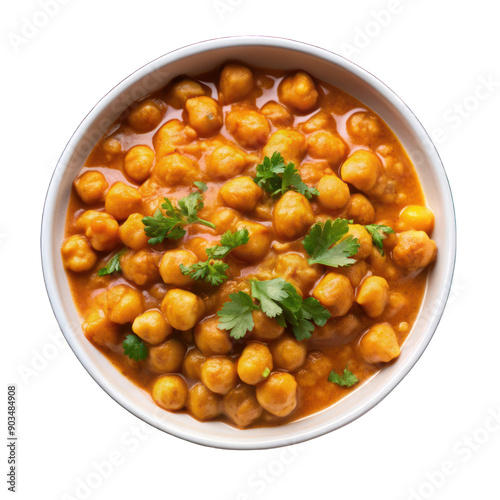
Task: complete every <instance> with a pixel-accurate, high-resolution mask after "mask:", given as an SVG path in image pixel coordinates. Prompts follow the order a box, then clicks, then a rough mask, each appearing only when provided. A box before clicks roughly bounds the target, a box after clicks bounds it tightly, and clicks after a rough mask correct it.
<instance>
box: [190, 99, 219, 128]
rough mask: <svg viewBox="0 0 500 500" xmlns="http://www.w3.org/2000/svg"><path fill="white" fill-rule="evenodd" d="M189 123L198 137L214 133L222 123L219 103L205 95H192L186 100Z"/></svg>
mask: <svg viewBox="0 0 500 500" xmlns="http://www.w3.org/2000/svg"><path fill="white" fill-rule="evenodd" d="M186 110H187V112H188V122H189V125H190V126H191V127H192V128H193V129H194V130H195V131H196V132H197V133H198V135H199V136H200V137H209V136H211V135H213V134H215V133H216V132H217V131H218V130H219V129H220V128H221V127H222V123H223V119H222V111H221V109H220V106H219V103H218V102H217V101H216V100H215V99H212V98H211V97H207V96H200V97H192V98H191V99H188V100H187V101H186Z"/></svg>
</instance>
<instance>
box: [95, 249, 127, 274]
mask: <svg viewBox="0 0 500 500" xmlns="http://www.w3.org/2000/svg"><path fill="white" fill-rule="evenodd" d="M126 251H127V248H122V249H121V250H120V251H119V252H117V253H115V254H114V255H113V257H111V259H109V261H108V263H107V264H106V265H105V266H104V267H101V269H99V271H98V272H97V274H98V275H99V276H107V275H108V274H113V273H117V272H119V271H121V270H122V268H121V266H120V257H121V256H122V255H123V254H124V253H125V252H126Z"/></svg>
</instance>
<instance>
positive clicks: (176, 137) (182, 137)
mask: <svg viewBox="0 0 500 500" xmlns="http://www.w3.org/2000/svg"><path fill="white" fill-rule="evenodd" d="M197 137H198V135H197V134H196V132H195V131H194V130H193V129H192V128H191V127H189V126H188V125H185V124H184V123H182V122H181V121H180V120H177V119H176V118H175V119H173V120H169V121H168V122H167V123H165V125H162V126H161V128H160V129H159V130H158V132H156V134H155V135H154V137H153V146H154V148H155V152H156V157H157V158H158V159H160V158H163V157H164V156H166V155H169V154H172V153H174V152H175V150H176V149H177V148H178V147H179V146H186V145H187V144H189V143H190V142H192V141H194V140H195V139H196V138H197Z"/></svg>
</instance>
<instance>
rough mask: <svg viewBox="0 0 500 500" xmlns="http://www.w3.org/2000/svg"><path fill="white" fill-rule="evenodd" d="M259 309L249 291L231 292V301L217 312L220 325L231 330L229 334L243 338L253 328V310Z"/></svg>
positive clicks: (221, 327)
mask: <svg viewBox="0 0 500 500" xmlns="http://www.w3.org/2000/svg"><path fill="white" fill-rule="evenodd" d="M257 309H258V307H257V306H256V305H255V304H254V303H253V300H252V297H250V295H248V293H245V292H237V293H231V294H230V295H229V301H228V302H226V303H225V304H224V305H223V306H222V309H221V310H220V311H218V312H217V316H219V318H220V320H219V323H218V326H219V328H220V329H221V330H229V335H230V336H231V337H233V339H241V338H243V337H244V336H245V334H246V333H247V332H249V331H250V330H252V329H253V327H254V322H253V318H252V311H255V310H257Z"/></svg>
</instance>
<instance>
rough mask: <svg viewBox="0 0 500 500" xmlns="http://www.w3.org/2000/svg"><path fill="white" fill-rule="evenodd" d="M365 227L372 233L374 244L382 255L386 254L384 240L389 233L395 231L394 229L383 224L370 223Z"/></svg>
mask: <svg viewBox="0 0 500 500" xmlns="http://www.w3.org/2000/svg"><path fill="white" fill-rule="evenodd" d="M365 229H366V230H367V231H368V232H369V233H370V235H371V237H372V240H373V244H374V245H375V246H376V247H377V249H378V251H379V252H380V255H384V240H385V238H387V235H388V234H391V233H394V229H392V227H389V226H384V225H383V224H368V225H367V226H365Z"/></svg>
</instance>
